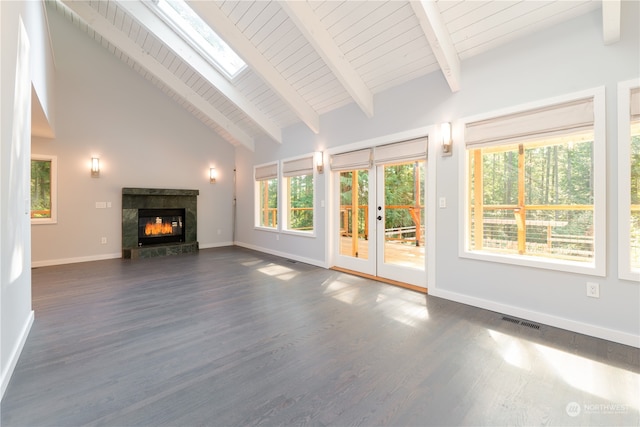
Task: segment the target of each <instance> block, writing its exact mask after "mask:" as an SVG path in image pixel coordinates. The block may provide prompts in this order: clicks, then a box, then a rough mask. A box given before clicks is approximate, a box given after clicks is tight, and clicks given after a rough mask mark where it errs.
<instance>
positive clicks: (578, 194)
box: [464, 95, 604, 274]
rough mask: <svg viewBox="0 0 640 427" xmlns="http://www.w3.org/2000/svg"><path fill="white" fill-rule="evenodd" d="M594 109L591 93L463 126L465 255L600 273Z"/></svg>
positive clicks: (597, 142)
mask: <svg viewBox="0 0 640 427" xmlns="http://www.w3.org/2000/svg"><path fill="white" fill-rule="evenodd" d="M594 103H595V100H594V96H593V95H592V96H588V97H584V98H580V99H572V100H569V101H564V102H558V103H553V104H548V105H543V106H541V107H536V108H532V109H527V110H521V111H518V112H515V113H509V114H505V115H500V116H496V117H491V118H489V119H483V120H478V121H471V122H467V123H466V125H465V141H466V145H467V150H466V152H467V158H466V165H467V168H466V171H467V174H466V175H467V177H466V188H467V191H466V194H467V215H466V224H465V228H466V236H465V237H466V239H465V251H464V252H465V253H466V254H467V255H469V254H471V255H472V256H473V255H474V254H475V255H479V256H481V257H482V256H484V257H486V259H493V260H499V261H505V262H511V263H522V264H527V263H532V264H540V263H541V264H544V265H546V266H547V267H548V268H553V269H562V270H565V269H566V270H573V271H576V270H575V269H576V268H578V269H579V268H580V267H581V266H584V267H585V268H586V269H590V270H591V271H589V272H590V273H593V274H603V271H601V269H603V268H604V266H603V265H602V259H601V257H597V254H598V255H600V254H601V253H602V252H603V251H602V249H601V246H602V245H603V244H604V243H603V242H602V241H601V240H602V239H600V238H599V236H602V235H603V234H602V233H603V230H602V227H604V222H602V218H601V216H604V209H602V208H601V206H600V204H601V201H600V200H601V199H600V197H601V196H602V195H601V193H602V189H601V188H600V187H599V186H600V184H601V183H599V182H598V175H597V173H596V171H597V170H601V169H602V161H603V160H602V159H603V158H604V155H602V156H601V157H599V156H597V155H596V153H597V152H598V150H599V149H600V150H601V147H600V145H602V146H603V145H604V141H601V140H599V135H600V133H599V132H597V131H596V120H595V106H594ZM596 196H598V197H596ZM598 232H599V233H600V234H598ZM544 265H543V266H544ZM596 265H597V267H598V268H596ZM599 269H600V270H599ZM585 271H588V270H585Z"/></svg>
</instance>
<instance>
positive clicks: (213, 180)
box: [209, 168, 218, 184]
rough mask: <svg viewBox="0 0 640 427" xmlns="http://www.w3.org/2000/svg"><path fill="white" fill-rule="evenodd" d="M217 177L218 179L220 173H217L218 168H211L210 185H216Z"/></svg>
mask: <svg viewBox="0 0 640 427" xmlns="http://www.w3.org/2000/svg"><path fill="white" fill-rule="evenodd" d="M217 177H218V171H216V168H209V183H210V184H215V183H216V178H217Z"/></svg>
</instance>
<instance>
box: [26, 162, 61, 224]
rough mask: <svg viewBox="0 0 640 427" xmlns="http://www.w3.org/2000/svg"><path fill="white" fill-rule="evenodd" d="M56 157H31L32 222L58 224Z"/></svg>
mask: <svg viewBox="0 0 640 427" xmlns="http://www.w3.org/2000/svg"><path fill="white" fill-rule="evenodd" d="M55 190H56V157H55V156H44V155H33V156H32V157H31V221H32V222H33V223H52V222H56V191H55Z"/></svg>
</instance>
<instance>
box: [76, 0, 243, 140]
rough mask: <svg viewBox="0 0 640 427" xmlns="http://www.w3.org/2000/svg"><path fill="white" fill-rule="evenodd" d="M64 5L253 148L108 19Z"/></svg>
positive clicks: (235, 128)
mask: <svg viewBox="0 0 640 427" xmlns="http://www.w3.org/2000/svg"><path fill="white" fill-rule="evenodd" d="M65 5H66V6H67V7H68V8H69V9H71V10H72V11H73V12H74V13H76V14H77V15H78V16H79V17H81V18H82V19H83V20H84V21H85V22H87V23H88V24H90V25H91V26H92V28H93V29H95V31H96V32H97V33H100V34H102V35H103V39H105V35H106V36H108V37H109V40H110V43H112V44H113V45H114V46H118V48H119V49H120V50H122V51H123V52H124V53H125V54H126V55H128V56H129V57H131V58H133V59H135V60H136V62H137V63H138V64H140V66H141V67H142V68H144V69H145V70H146V71H147V72H150V73H151V74H153V75H154V76H157V78H158V79H159V80H161V81H163V82H164V83H165V84H166V85H167V86H170V87H171V88H172V90H173V91H174V92H176V93H181V94H187V95H186V98H187V99H189V102H190V103H191V104H193V105H194V106H196V107H197V108H198V109H199V110H200V111H202V112H203V113H205V114H207V115H208V116H209V117H210V118H211V119H212V120H213V121H215V122H216V123H218V124H219V125H220V126H221V127H222V128H224V129H225V130H226V131H227V132H228V133H229V134H231V135H232V136H233V139H234V140H235V141H238V142H239V143H241V144H242V145H244V146H246V147H247V148H249V149H250V150H253V149H254V142H253V138H251V137H250V136H249V135H248V134H247V133H246V132H245V131H243V130H242V129H240V128H239V127H238V126H236V125H235V124H234V123H232V122H231V121H230V120H228V119H227V118H226V117H225V116H224V115H223V114H222V113H220V111H219V110H217V109H216V108H214V107H213V106H212V105H211V104H209V103H208V102H206V101H205V100H203V99H202V98H200V97H199V96H198V95H197V93H195V92H193V90H192V89H191V88H189V87H188V86H187V85H186V84H184V83H183V82H182V81H181V80H180V78H179V76H177V75H175V74H173V73H171V72H170V71H169V70H167V69H166V68H165V67H164V66H162V64H160V63H158V62H157V61H156V60H155V59H154V58H152V57H151V56H150V55H145V52H144V51H141V49H140V46H139V45H137V44H136V43H135V42H134V41H133V40H131V39H130V38H128V37H127V36H126V35H125V34H124V33H122V32H120V31H119V30H117V29H115V28H114V27H113V26H112V25H111V24H110V22H109V21H108V20H107V19H106V18H104V17H103V16H102V15H101V14H99V13H98V12H97V11H96V10H95V9H93V8H92V7H91V6H89V5H88V4H87V3H84V2H77V1H66V2H65ZM105 41H106V39H105Z"/></svg>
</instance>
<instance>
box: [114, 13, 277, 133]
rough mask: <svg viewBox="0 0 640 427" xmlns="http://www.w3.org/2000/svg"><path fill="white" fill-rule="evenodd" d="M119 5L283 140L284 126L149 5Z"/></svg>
mask: <svg viewBox="0 0 640 427" xmlns="http://www.w3.org/2000/svg"><path fill="white" fill-rule="evenodd" d="M117 3H118V6H119V7H121V8H122V9H123V10H125V11H126V12H127V13H128V14H129V15H130V16H131V17H133V18H135V19H136V20H137V22H138V24H140V26H142V27H143V28H145V29H146V30H147V31H149V32H150V33H151V34H154V35H155V36H156V37H157V38H158V40H160V41H161V42H162V43H164V44H165V46H167V48H169V49H170V50H171V51H173V53H175V54H176V55H177V56H178V57H180V58H182V60H183V61H185V62H186V63H187V64H189V65H190V66H191V68H193V69H194V70H195V71H196V72H197V73H198V74H200V75H201V76H202V77H203V78H204V79H205V80H207V81H208V82H209V83H210V84H211V85H213V86H214V87H215V88H216V89H218V90H219V91H220V93H222V95H224V96H225V97H226V98H227V99H228V100H229V101H230V102H232V103H233V104H234V105H235V106H236V107H238V108H239V109H240V110H242V111H243V112H244V113H245V114H246V115H247V116H249V118H250V119H251V120H253V121H254V122H255V123H256V124H257V125H258V126H259V127H260V128H261V129H262V130H263V131H264V132H265V133H266V134H267V135H269V136H270V137H271V138H273V139H274V140H275V141H277V142H280V143H282V129H280V127H279V126H277V125H276V124H275V123H274V122H273V121H272V120H270V119H269V118H268V117H267V116H266V115H265V114H264V113H263V112H262V111H260V110H259V109H258V108H257V107H256V106H255V105H254V104H253V103H252V102H250V101H249V100H248V99H247V98H245V97H244V95H242V94H241V93H240V91H239V90H238V89H236V87H235V86H233V85H232V84H231V83H230V82H229V80H227V78H226V77H224V76H223V75H222V74H221V73H220V72H218V70H216V69H215V68H214V67H213V65H211V64H210V63H209V62H208V61H207V60H205V59H204V58H203V57H202V55H200V54H198V53H197V52H196V51H195V49H194V48H193V47H191V45H190V44H189V43H187V42H186V41H184V39H183V38H182V37H180V36H179V35H178V34H176V32H175V31H174V30H173V29H172V28H171V27H169V26H168V25H167V24H166V23H165V22H163V21H162V20H161V19H160V18H158V16H157V15H156V14H155V13H153V12H152V11H151V10H149V8H148V7H147V6H145V5H144V4H143V3H142V2H140V1H131V0H126V1H123V0H118V1H117Z"/></svg>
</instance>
